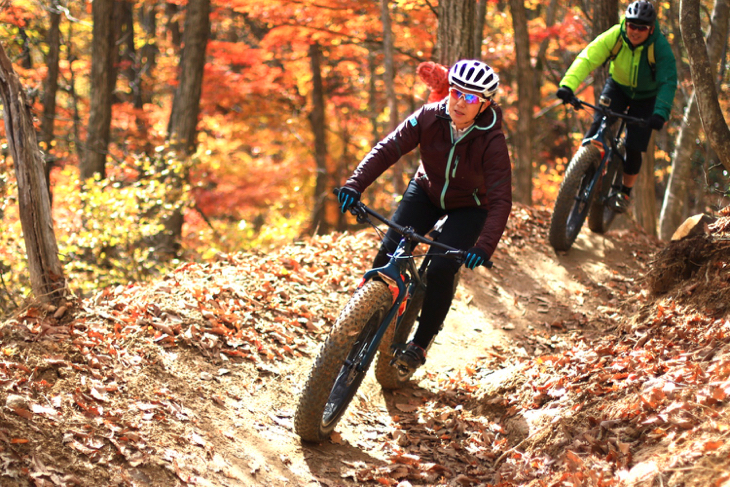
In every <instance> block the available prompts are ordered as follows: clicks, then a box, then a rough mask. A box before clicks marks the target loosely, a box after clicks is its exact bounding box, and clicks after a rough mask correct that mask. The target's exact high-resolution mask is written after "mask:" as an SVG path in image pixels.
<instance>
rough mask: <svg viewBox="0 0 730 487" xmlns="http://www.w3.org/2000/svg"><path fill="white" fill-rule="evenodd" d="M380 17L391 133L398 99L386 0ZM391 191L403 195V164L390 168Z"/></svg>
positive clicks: (397, 119)
mask: <svg viewBox="0 0 730 487" xmlns="http://www.w3.org/2000/svg"><path fill="white" fill-rule="evenodd" d="M380 17H381V20H382V23H383V57H384V64H385V74H384V80H383V81H384V82H385V96H386V98H387V100H388V111H389V112H390V113H389V117H390V118H389V122H388V131H389V132H392V131H393V130H395V129H396V127H398V123H399V122H400V119H399V118H398V97H397V96H396V94H395V70H394V69H393V32H392V30H391V28H390V9H389V8H388V0H380ZM391 170H392V174H393V191H394V192H395V194H397V195H400V194H403V192H404V190H405V185H404V184H403V162H402V161H398V162H396V163H395V164H394V165H393V167H392V169H391Z"/></svg>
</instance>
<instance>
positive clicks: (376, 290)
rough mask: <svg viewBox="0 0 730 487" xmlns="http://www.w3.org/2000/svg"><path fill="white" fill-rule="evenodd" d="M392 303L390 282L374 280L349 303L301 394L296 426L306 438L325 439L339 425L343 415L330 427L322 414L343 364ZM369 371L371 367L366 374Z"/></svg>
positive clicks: (316, 440) (310, 439)
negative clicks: (368, 326) (366, 329)
mask: <svg viewBox="0 0 730 487" xmlns="http://www.w3.org/2000/svg"><path fill="white" fill-rule="evenodd" d="M392 303H393V295H392V294H391V292H390V290H389V289H388V286H387V285H386V284H385V283H383V282H381V281H377V280H371V281H368V282H366V283H365V285H363V287H361V288H360V289H358V290H357V291H356V292H355V294H353V296H352V297H351V298H350V300H349V301H348V302H347V304H346V305H345V308H344V309H343V310H342V312H341V313H340V316H339V318H338V319H337V322H336V323H335V325H334V326H333V327H332V330H330V333H329V335H328V336H327V339H326V340H325V342H324V343H323V344H322V347H321V348H320V351H319V353H318V355H317V358H316V359H315V362H314V366H313V367H312V370H311V372H310V373H309V378H308V379H307V381H306V383H305V385H304V388H303V390H302V393H301V395H300V397H299V404H298V406H297V411H296V414H295V417H294V429H295V431H296V433H297V434H298V435H299V437H300V438H301V439H302V440H305V441H311V442H322V441H324V440H326V439H327V438H328V437H329V434H330V433H331V432H332V431H333V430H334V429H335V426H336V425H337V422H338V421H339V419H340V418H341V416H340V418H337V419H336V420H335V421H332V423H331V424H329V425H328V426H327V427H326V428H325V427H323V425H322V418H323V415H324V409H325V406H326V404H327V400H328V398H329V395H330V392H331V391H332V387H333V386H334V383H335V380H336V379H337V375H338V373H339V371H340V368H341V367H342V364H343V363H344V361H345V358H346V357H347V356H348V354H349V352H350V350H351V349H352V347H353V345H354V343H355V341H356V340H357V338H358V336H359V335H360V332H361V331H362V330H363V328H364V327H365V325H366V324H368V322H369V321H370V320H371V318H372V317H373V316H374V315H375V314H376V313H380V314H381V318H380V320H382V318H383V317H385V313H387V311H388V309H389V308H390V306H391V305H392ZM379 324H380V322H378V325H379ZM376 326H377V325H376ZM366 372H367V369H366V370H365V371H363V373H362V376H364V375H365V373H366ZM360 380H362V377H360ZM343 412H344V411H343Z"/></svg>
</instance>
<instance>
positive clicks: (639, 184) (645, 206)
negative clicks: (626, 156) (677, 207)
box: [631, 131, 657, 237]
mask: <svg viewBox="0 0 730 487" xmlns="http://www.w3.org/2000/svg"><path fill="white" fill-rule="evenodd" d="M655 135H656V131H652V133H651V138H650V139H649V147H654V142H655V141H654V137H655ZM643 158H644V161H643V162H642V164H641V171H639V178H638V179H637V181H636V187H635V188H634V190H633V191H632V193H631V194H633V195H634V198H633V203H634V210H635V212H634V214H635V216H636V222H637V223H638V224H639V226H641V228H643V229H644V231H645V232H646V233H647V234H649V235H651V236H652V237H656V236H657V232H656V220H657V205H656V186H655V178H654V161H655V158H654V151H653V150H649V151H646V152H645V153H644V155H643Z"/></svg>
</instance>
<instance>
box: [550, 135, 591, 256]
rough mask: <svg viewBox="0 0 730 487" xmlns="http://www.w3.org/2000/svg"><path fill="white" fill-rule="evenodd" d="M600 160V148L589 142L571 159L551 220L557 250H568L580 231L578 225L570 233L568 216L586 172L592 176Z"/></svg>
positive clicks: (551, 234)
mask: <svg viewBox="0 0 730 487" xmlns="http://www.w3.org/2000/svg"><path fill="white" fill-rule="evenodd" d="M600 160H601V155H600V152H599V151H598V148H597V147H595V146H593V145H591V144H588V145H584V146H582V147H581V148H580V149H578V152H576V153H575V155H574V156H573V159H572V160H571V161H570V164H569V165H568V169H567V170H566V171H565V177H564V178H563V182H562V183H561V184H560V190H559V191H558V197H557V198H556V200H555V208H554V209H553V215H552V219H551V220H550V233H549V240H550V245H552V247H553V248H554V249H555V250H568V249H569V248H570V247H571V245H573V242H575V239H576V237H577V236H578V233H580V227H578V228H577V229H576V230H575V231H574V232H572V234H571V235H568V218H569V217H570V214H571V211H572V210H573V206H574V205H575V203H576V200H575V196H576V195H577V193H578V190H579V189H580V185H581V182H582V179H583V176H584V175H586V174H588V175H589V176H592V175H593V174H594V171H595V168H596V167H598V164H599V162H600ZM588 204H589V205H590V204H591V202H590V201H589V202H588ZM582 223H583V222H581V225H582Z"/></svg>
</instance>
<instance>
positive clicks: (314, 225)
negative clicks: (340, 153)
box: [309, 42, 329, 234]
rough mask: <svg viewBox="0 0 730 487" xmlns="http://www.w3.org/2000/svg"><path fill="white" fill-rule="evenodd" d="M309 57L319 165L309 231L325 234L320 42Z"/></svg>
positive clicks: (326, 178)
mask: <svg viewBox="0 0 730 487" xmlns="http://www.w3.org/2000/svg"><path fill="white" fill-rule="evenodd" d="M309 59H310V62H311V67H312V113H310V114H309V122H310V123H311V124H312V133H313V134H314V161H315V163H316V165H317V178H316V180H315V184H314V204H313V205H312V216H311V219H310V223H309V233H310V234H314V233H319V234H324V233H327V232H328V231H329V225H328V223H327V212H326V206H325V203H326V201H327V197H328V192H327V189H328V187H329V175H328V173H327V139H326V133H325V127H326V125H325V123H326V121H325V109H324V83H323V82H322V51H321V50H320V48H319V44H317V43H316V42H313V43H312V44H311V45H310V46H309Z"/></svg>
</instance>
